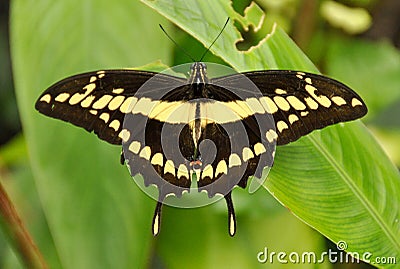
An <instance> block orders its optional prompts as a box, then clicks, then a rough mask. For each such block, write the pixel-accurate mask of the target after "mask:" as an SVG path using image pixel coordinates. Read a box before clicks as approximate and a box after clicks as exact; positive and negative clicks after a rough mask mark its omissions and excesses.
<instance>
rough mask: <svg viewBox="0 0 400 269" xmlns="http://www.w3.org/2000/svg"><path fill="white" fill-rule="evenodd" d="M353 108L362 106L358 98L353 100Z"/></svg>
mask: <svg viewBox="0 0 400 269" xmlns="http://www.w3.org/2000/svg"><path fill="white" fill-rule="evenodd" d="M351 106H352V107H355V106H362V103H361V102H360V100H358V99H357V98H353V99H352V100H351Z"/></svg>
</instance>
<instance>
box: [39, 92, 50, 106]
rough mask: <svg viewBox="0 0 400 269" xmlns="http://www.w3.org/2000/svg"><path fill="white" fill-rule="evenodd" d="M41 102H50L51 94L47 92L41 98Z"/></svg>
mask: <svg viewBox="0 0 400 269" xmlns="http://www.w3.org/2000/svg"><path fill="white" fill-rule="evenodd" d="M40 101H41V102H46V103H48V104H49V103H50V101H51V95H50V94H45V95H43V96H42V97H41V98H40Z"/></svg>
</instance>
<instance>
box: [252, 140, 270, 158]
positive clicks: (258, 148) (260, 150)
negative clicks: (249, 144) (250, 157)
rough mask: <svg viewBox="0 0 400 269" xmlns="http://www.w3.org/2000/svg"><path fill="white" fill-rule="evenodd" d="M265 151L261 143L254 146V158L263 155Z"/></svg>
mask: <svg viewBox="0 0 400 269" xmlns="http://www.w3.org/2000/svg"><path fill="white" fill-rule="evenodd" d="M266 151H267V150H266V149H265V147H264V145H263V144H261V143H257V144H255V145H254V153H255V154H256V156H258V155H260V154H263V153H264V152H266Z"/></svg>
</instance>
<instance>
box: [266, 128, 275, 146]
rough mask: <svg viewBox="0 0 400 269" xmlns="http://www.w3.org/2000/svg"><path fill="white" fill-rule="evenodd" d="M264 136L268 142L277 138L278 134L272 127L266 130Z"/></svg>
mask: <svg viewBox="0 0 400 269" xmlns="http://www.w3.org/2000/svg"><path fill="white" fill-rule="evenodd" d="M265 136H266V138H267V140H268V142H269V143H272V142H273V141H274V140H275V139H277V138H278V134H277V133H276V132H275V131H274V130H273V129H270V130H268V131H267V133H266V134H265Z"/></svg>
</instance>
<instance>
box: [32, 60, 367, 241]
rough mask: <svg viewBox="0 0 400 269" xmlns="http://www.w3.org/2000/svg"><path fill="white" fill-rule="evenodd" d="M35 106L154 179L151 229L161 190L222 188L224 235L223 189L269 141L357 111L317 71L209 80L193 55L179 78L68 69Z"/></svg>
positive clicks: (261, 156) (362, 108)
mask: <svg viewBox="0 0 400 269" xmlns="http://www.w3.org/2000/svg"><path fill="white" fill-rule="evenodd" d="M35 108H36V109H37V110H38V111H39V112H40V113H42V114H44V115H47V116H49V117H52V118H56V119H61V120H63V121H66V122H70V123H72V124H74V125H76V126H79V127H82V128H84V129H85V130H87V131H88V132H94V133H95V134H96V135H97V136H98V137H99V138H100V139H102V140H104V141H107V142H109V143H111V144H114V145H120V146H121V145H122V148H123V150H122V154H121V163H126V164H127V165H128V168H129V170H130V173H131V175H132V176H134V175H137V174H141V175H142V176H143V179H144V183H145V185H146V186H148V185H151V184H153V185H155V186H157V189H158V199H157V200H158V201H157V205H156V209H155V212H154V216H153V224H152V232H153V234H154V235H157V234H158V233H159V231H160V224H161V209H162V205H163V203H164V201H165V199H166V197H167V196H169V195H171V194H173V195H175V196H177V197H181V196H182V194H183V193H184V192H185V191H190V186H191V184H192V181H193V180H195V181H196V184H197V188H198V190H199V191H206V192H207V193H208V195H209V197H213V196H215V195H217V194H220V195H223V196H224V198H225V200H226V203H227V208H228V231H229V234H230V235H231V236H233V235H234V234H235V232H236V216H235V213H234V207H233V202H232V197H231V192H232V188H233V187H234V186H239V187H242V188H245V187H246V186H247V181H248V178H249V177H250V176H255V177H258V178H260V177H261V175H262V171H263V169H264V168H265V167H271V166H272V165H273V158H274V155H275V146H277V145H278V146H279V145H285V144H288V143H290V142H293V141H296V140H297V139H299V138H300V137H302V136H304V135H306V134H308V133H310V132H312V131H313V130H316V129H321V128H324V127H326V126H329V125H332V124H335V123H339V122H345V121H351V120H355V119H358V118H360V117H362V116H364V115H365V114H366V113H367V107H366V105H365V103H364V102H363V100H362V99H361V98H360V96H359V95H357V93H355V92H354V91H353V90H351V89H350V88H349V87H347V86H346V85H344V84H342V83H340V82H338V81H336V80H333V79H331V78H328V77H325V76H322V75H318V74H311V73H306V72H301V71H292V70H265V71H252V72H246V73H237V74H229V75H224V76H221V77H215V78H209V77H208V75H207V65H206V64H205V63H203V62H194V63H193V64H192V65H191V67H190V76H189V78H182V77H179V76H174V75H169V74H163V73H154V72H148V71H139V70H130V69H126V70H125V69H120V70H101V71H95V72H88V73H83V74H78V75H75V76H71V77H68V78H65V79H63V80H61V81H59V82H57V83H55V84H54V85H52V86H50V87H49V88H48V89H47V90H46V91H44V92H43V93H42V94H41V96H40V97H39V98H38V100H37V102H36V104H35Z"/></svg>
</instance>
